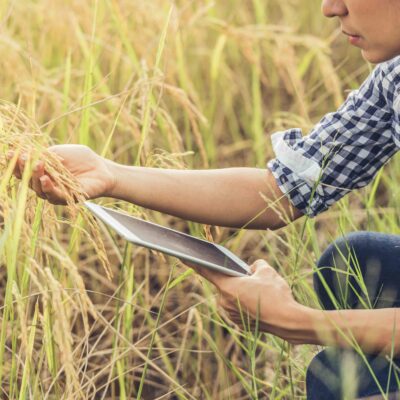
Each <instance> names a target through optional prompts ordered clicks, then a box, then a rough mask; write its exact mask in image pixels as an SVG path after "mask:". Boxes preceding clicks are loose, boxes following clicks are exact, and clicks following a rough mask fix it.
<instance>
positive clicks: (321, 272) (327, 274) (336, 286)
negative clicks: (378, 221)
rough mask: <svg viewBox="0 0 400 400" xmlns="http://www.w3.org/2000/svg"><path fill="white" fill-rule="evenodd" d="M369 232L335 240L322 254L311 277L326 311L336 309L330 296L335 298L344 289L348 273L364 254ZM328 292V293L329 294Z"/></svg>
mask: <svg viewBox="0 0 400 400" xmlns="http://www.w3.org/2000/svg"><path fill="white" fill-rule="evenodd" d="M368 238H369V232H353V233H350V234H348V235H346V236H343V237H340V238H338V239H336V240H335V241H334V242H333V243H331V244H330V245H329V246H328V247H327V248H326V249H325V251H324V252H323V253H322V255H321V257H320V259H319V260H318V262H317V264H316V271H315V272H314V275H313V281H314V289H315V291H316V293H317V295H318V297H319V299H320V301H321V302H322V304H323V305H324V307H325V308H327V309H333V308H337V306H335V305H334V304H333V303H332V299H331V297H332V296H331V295H334V296H335V298H337V294H338V291H339V292H340V291H341V288H344V287H345V285H346V282H347V280H348V277H349V271H351V270H354V268H355V267H358V266H359V258H360V257H362V256H363V254H365V252H366V249H365V248H366V247H367V246H368ZM329 292H330V293H329Z"/></svg>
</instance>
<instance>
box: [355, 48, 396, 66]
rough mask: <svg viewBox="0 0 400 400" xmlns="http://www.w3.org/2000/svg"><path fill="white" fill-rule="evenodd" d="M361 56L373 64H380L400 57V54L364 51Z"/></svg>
mask: <svg viewBox="0 0 400 400" xmlns="http://www.w3.org/2000/svg"><path fill="white" fill-rule="evenodd" d="M361 54H362V56H363V58H364V59H365V60H367V61H368V62H370V63H371V64H379V63H382V62H384V61H388V60H391V59H392V58H394V57H396V56H398V55H400V53H383V52H379V51H369V50H362V51H361Z"/></svg>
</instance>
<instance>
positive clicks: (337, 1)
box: [322, 0, 349, 18]
mask: <svg viewBox="0 0 400 400" xmlns="http://www.w3.org/2000/svg"><path fill="white" fill-rule="evenodd" d="M322 13H323V14H324V15H325V17H328V18H332V17H344V16H345V15H347V14H348V13H349V11H348V9H347V7H346V4H345V2H344V1H343V0H322Z"/></svg>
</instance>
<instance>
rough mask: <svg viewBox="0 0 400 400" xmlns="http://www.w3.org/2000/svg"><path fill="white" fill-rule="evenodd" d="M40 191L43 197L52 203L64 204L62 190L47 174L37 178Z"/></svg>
mask: <svg viewBox="0 0 400 400" xmlns="http://www.w3.org/2000/svg"><path fill="white" fill-rule="evenodd" d="M39 181H40V185H41V191H42V192H43V194H44V196H45V198H46V199H47V200H48V201H49V202H50V203H52V204H64V205H65V204H66V201H65V196H63V192H62V191H61V190H60V189H59V188H58V187H57V186H56V185H55V184H54V182H53V181H52V180H51V178H50V177H49V176H48V175H42V176H41V177H40V178H39Z"/></svg>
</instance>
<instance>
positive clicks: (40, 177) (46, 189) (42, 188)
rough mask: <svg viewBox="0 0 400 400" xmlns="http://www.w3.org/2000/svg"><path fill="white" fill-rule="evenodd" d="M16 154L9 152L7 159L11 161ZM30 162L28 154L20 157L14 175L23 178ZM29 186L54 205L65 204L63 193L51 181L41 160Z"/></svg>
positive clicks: (35, 167) (35, 166) (35, 168)
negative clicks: (27, 163)
mask: <svg viewBox="0 0 400 400" xmlns="http://www.w3.org/2000/svg"><path fill="white" fill-rule="evenodd" d="M14 155H15V152H13V151H9V152H8V153H7V158H8V159H9V160H10V159H12V158H13V157H14ZM27 160H28V155H27V154H26V153H24V154H22V155H21V156H19V157H18V159H17V161H16V164H15V168H14V175H15V176H16V177H17V178H18V179H21V178H22V174H23V171H24V168H25V165H26V161H27ZM29 186H30V188H31V189H32V190H34V191H35V192H36V194H37V195H38V196H39V197H40V198H42V199H46V200H49V202H50V203H52V204H65V199H64V196H63V194H62V191H61V190H60V189H59V188H57V187H56V186H55V184H54V182H53V181H52V180H51V178H50V176H49V175H47V173H46V171H45V164H44V162H43V161H41V160H39V161H37V162H36V164H35V165H34V167H33V170H32V176H31V179H30V182H29Z"/></svg>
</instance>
